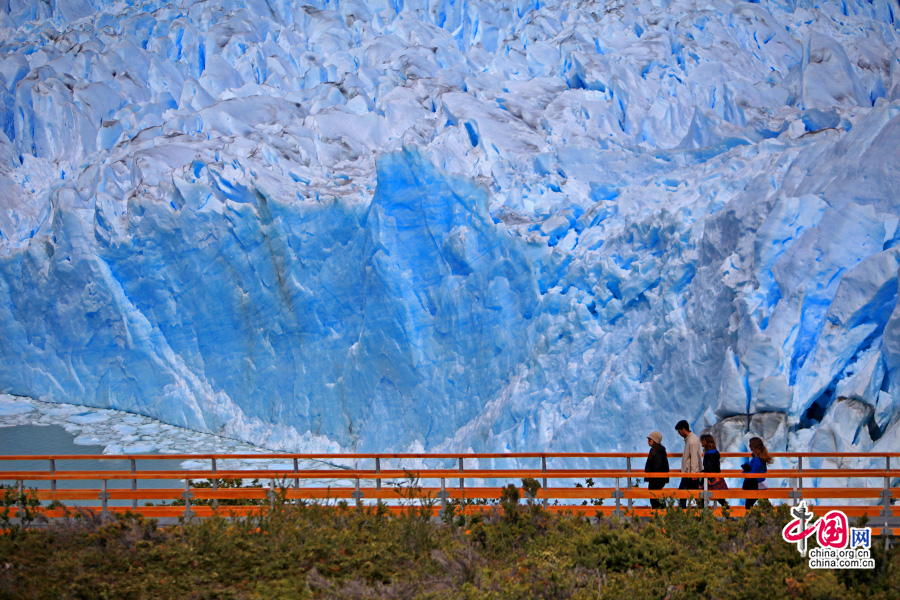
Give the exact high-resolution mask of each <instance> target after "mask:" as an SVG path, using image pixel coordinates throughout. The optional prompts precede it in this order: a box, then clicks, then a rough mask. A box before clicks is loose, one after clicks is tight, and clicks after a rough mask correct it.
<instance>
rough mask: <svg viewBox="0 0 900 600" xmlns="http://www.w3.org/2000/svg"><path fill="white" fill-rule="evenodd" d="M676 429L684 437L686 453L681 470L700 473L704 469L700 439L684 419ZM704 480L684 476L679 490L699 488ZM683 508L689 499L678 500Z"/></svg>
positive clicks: (682, 459)
mask: <svg viewBox="0 0 900 600" xmlns="http://www.w3.org/2000/svg"><path fill="white" fill-rule="evenodd" d="M675 431H677V432H678V435H680V436H681V437H682V438H684V454H682V455H681V472H682V473H700V472H701V471H703V451H702V450H701V449H700V439H699V438H698V437H697V436H696V435H694V434H693V433H691V426H690V425H688V422H687V421H685V420H684V419H682V420H681V421H678V424H677V425H675ZM702 482H703V480H702V479H700V478H699V477H696V478H695V477H682V478H681V483H680V484H678V489H679V490H699V489H700V488H701V487H702ZM678 505H679V506H681V508H686V507H687V499H686V498H682V499H680V500H679V501H678Z"/></svg>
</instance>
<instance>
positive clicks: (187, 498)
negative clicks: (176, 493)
mask: <svg viewBox="0 0 900 600" xmlns="http://www.w3.org/2000/svg"><path fill="white" fill-rule="evenodd" d="M181 497H182V498H184V518H185V519H190V518H191V516H192V515H193V514H194V511H192V510H191V498H193V497H194V494H192V493H191V480H190V479H185V480H184V493H183V494H181Z"/></svg>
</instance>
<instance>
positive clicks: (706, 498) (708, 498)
mask: <svg viewBox="0 0 900 600" xmlns="http://www.w3.org/2000/svg"><path fill="white" fill-rule="evenodd" d="M710 505H712V492H710V491H709V479H707V478H706V477H704V478H703V508H709V507H710Z"/></svg>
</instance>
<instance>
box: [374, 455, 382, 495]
mask: <svg viewBox="0 0 900 600" xmlns="http://www.w3.org/2000/svg"><path fill="white" fill-rule="evenodd" d="M379 473H381V457H380V456H376V457H375V474H376V475H377V474H379ZM375 489H376V490H380V489H381V477H379V478H378V479H376V480H375Z"/></svg>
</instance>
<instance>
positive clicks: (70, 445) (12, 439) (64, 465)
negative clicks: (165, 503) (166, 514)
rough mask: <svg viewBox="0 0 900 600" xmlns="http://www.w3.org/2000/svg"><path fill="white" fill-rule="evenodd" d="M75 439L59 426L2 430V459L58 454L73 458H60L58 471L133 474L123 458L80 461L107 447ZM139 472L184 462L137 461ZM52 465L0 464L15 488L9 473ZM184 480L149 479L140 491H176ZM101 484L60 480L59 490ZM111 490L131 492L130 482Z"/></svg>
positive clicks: (45, 485) (41, 484) (32, 484)
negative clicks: (98, 471) (160, 489)
mask: <svg viewBox="0 0 900 600" xmlns="http://www.w3.org/2000/svg"><path fill="white" fill-rule="evenodd" d="M74 440H75V436H74V435H73V434H71V433H69V432H68V431H66V430H65V429H64V428H63V427H61V426H59V425H16V426H13V427H2V428H0V456H18V455H56V456H61V455H65V456H71V457H72V458H71V459H57V460H56V465H55V467H56V471H57V472H60V471H86V470H106V471H126V472H128V471H130V470H131V461H130V460H127V459H122V458H114V457H110V458H109V459H103V460H97V459H78V458H76V457H77V456H78V455H82V456H85V455H100V454H103V446H92V445H88V446H83V445H79V444H75V443H74ZM136 466H137V470H146V471H151V470H153V471H155V470H170V471H171V470H181V468H182V467H181V461H180V460H165V459H148V460H138V461H137V462H136ZM49 469H50V462H49V461H47V460H3V461H0V484H3V485H15V484H16V481H14V480H11V479H5V475H4V474H5V473H7V472H11V471H47V470H49ZM183 485H184V484H183V482H182V481H180V480H148V481H139V482H138V487H139V488H176V487H181V486H183ZM98 486H99V484H98V482H97V481H77V480H76V481H66V480H59V481H57V489H89V488H97V487H98ZM25 487H26V488H35V489H49V488H50V482H49V481H26V482H25ZM109 489H131V481H130V480H110V481H109ZM64 504H66V505H70V506H79V505H82V506H84V505H97V504H98V501H87V500H85V501H75V500H68V501H65V502H64ZM130 504H131V501H130V500H111V501H110V505H111V506H128V505H130Z"/></svg>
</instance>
